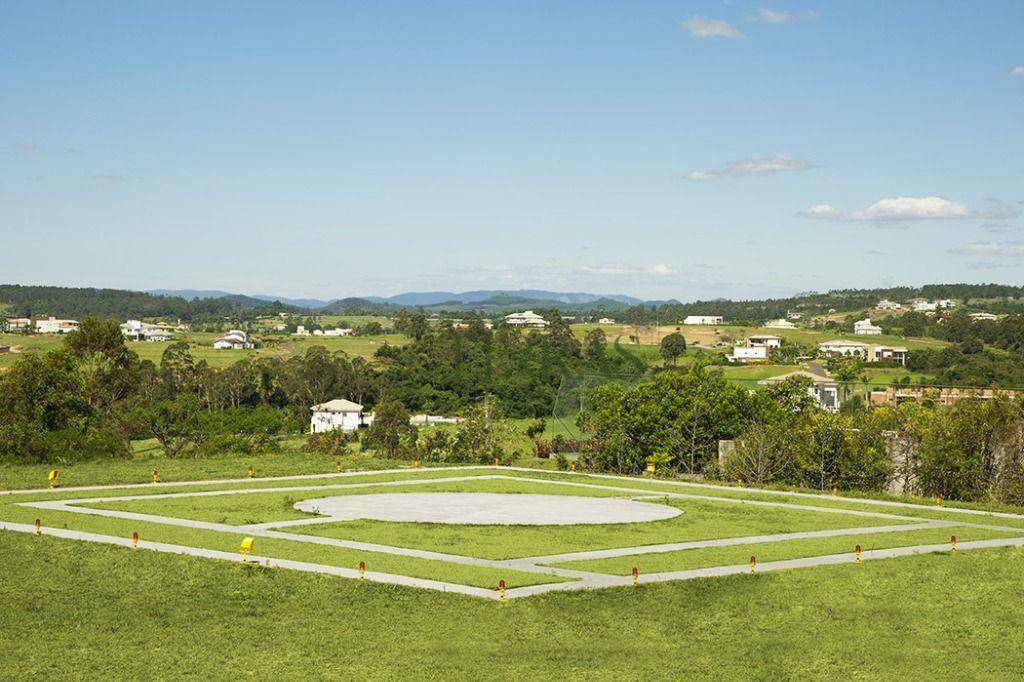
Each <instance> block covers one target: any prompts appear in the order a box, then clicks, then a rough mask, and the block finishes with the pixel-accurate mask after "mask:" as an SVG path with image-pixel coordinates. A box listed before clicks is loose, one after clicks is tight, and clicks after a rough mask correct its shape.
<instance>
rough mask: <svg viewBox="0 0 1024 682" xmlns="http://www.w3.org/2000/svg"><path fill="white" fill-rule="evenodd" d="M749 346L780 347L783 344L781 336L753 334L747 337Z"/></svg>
mask: <svg viewBox="0 0 1024 682" xmlns="http://www.w3.org/2000/svg"><path fill="white" fill-rule="evenodd" d="M747 345H748V346H766V347H768V348H778V347H779V346H781V345H782V337H781V336H772V335H771V334H751V335H750V336H748V337H747Z"/></svg>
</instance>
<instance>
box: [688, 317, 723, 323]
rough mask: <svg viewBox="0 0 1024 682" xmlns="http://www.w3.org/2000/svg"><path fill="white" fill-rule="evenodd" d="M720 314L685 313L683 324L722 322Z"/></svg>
mask: <svg viewBox="0 0 1024 682" xmlns="http://www.w3.org/2000/svg"><path fill="white" fill-rule="evenodd" d="M723 319H724V318H723V317H722V316H721V315H687V316H686V319H684V320H683V324H722V320H723Z"/></svg>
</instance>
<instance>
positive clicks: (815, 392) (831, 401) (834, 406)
mask: <svg viewBox="0 0 1024 682" xmlns="http://www.w3.org/2000/svg"><path fill="white" fill-rule="evenodd" d="M797 377H800V378H804V379H810V380H811V385H810V387H809V388H808V389H807V394H808V395H809V396H811V397H812V398H814V400H815V402H816V403H817V405H818V407H820V408H821V409H823V410H828V411H829V412H838V411H839V382H837V381H836V380H835V379H830V378H829V377H827V376H822V375H820V374H813V373H811V372H807V371H805V370H797V371H796V372H790V373H789V374H782V375H780V376H777V377H768V378H767V379H762V380H761V381H758V382H757V383H758V384H760V385H761V386H772V385H774V384H781V383H782V382H784V381H786V380H787V379H793V378H797Z"/></svg>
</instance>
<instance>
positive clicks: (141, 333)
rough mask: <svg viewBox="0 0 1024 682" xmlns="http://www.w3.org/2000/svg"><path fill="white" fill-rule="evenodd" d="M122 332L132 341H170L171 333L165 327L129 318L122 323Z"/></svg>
mask: <svg viewBox="0 0 1024 682" xmlns="http://www.w3.org/2000/svg"><path fill="white" fill-rule="evenodd" d="M121 333H122V334H124V337H125V338H126V339H131V340H132V341H154V342H157V341H170V340H171V333H170V332H169V331H167V330H166V329H164V328H163V327H161V326H159V325H155V324H148V323H146V322H142V321H140V320H128V321H127V322H125V323H124V324H122V325H121Z"/></svg>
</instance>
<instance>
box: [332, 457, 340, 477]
mask: <svg viewBox="0 0 1024 682" xmlns="http://www.w3.org/2000/svg"><path fill="white" fill-rule="evenodd" d="M334 470H335V471H336V472H338V473H339V474H340V473H341V460H340V459H336V460H334Z"/></svg>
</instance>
